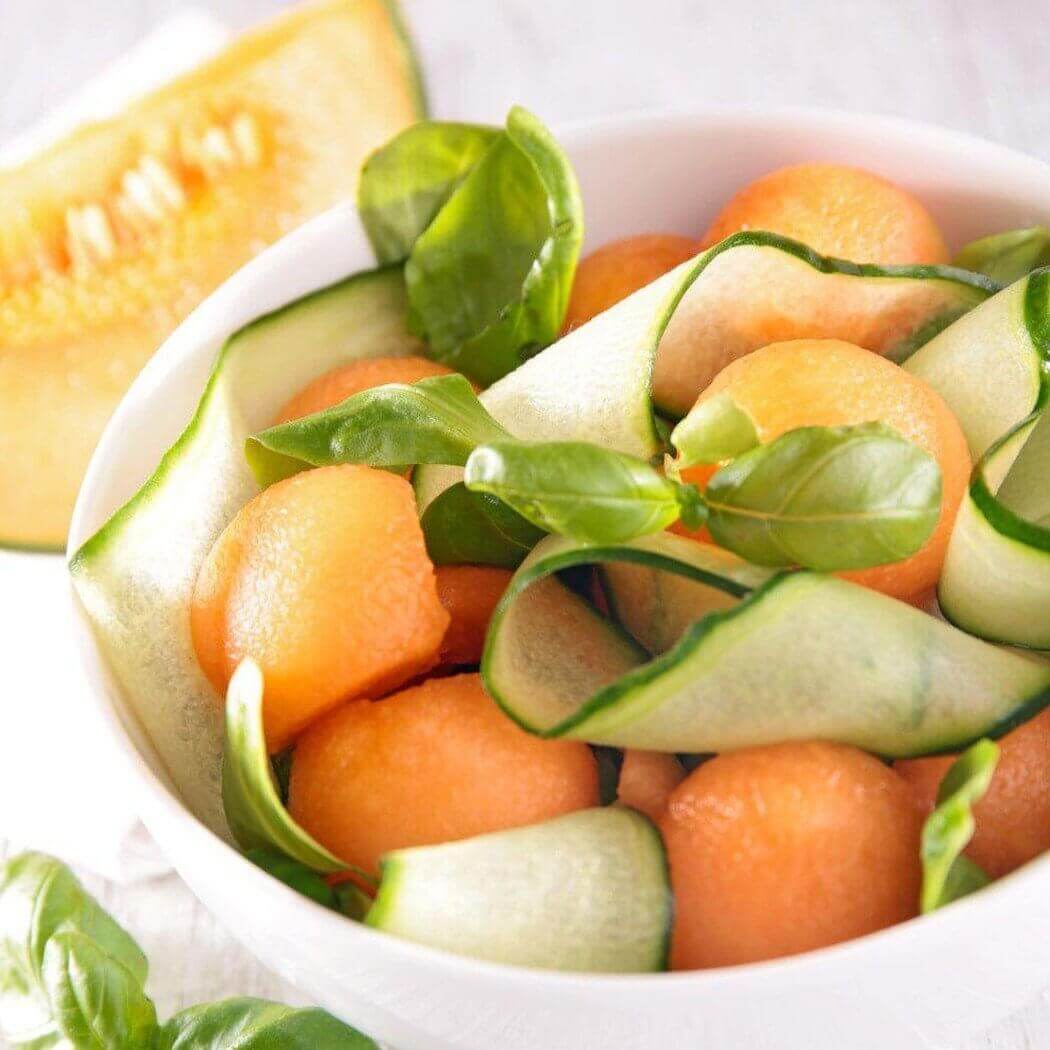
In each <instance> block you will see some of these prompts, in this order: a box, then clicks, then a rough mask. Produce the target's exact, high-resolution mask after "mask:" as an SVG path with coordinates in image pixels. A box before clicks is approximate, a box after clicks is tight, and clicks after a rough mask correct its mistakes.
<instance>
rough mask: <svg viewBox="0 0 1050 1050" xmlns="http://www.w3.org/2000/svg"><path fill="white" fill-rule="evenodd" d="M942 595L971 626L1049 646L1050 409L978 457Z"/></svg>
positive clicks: (995, 636) (1011, 640)
mask: <svg viewBox="0 0 1050 1050" xmlns="http://www.w3.org/2000/svg"><path fill="white" fill-rule="evenodd" d="M937 597H938V601H939V603H940V606H941V610H942V612H943V613H944V615H945V616H946V617H947V618H948V619H949V620H951V621H952V623H954V624H956V625H957V626H959V627H961V628H962V629H963V630H964V631H968V632H969V633H970V634H975V635H978V636H980V637H982V638H987V639H990V640H992V641H997V642H1005V643H1007V644H1010V645H1017V646H1026V647H1030V648H1034V649H1050V413H1047V412H1045V411H1044V412H1043V413H1042V414H1041V415H1040V416H1036V417H1034V418H1032V419H1028V420H1025V421H1024V422H1023V423H1021V424H1020V426H1018V427H1016V428H1015V429H1014V430H1012V431H1011V432H1010V433H1009V434H1007V435H1006V436H1005V437H1003V438H1002V439H1000V440H999V441H998V442H996V443H995V444H994V445H993V446H992V447H991V448H990V449H989V450H988V452H987V453H986V454H985V455H984V457H983V458H982V459H981V460H980V462H979V463H978V464H977V467H976V469H975V470H974V474H973V477H972V479H971V481H970V487H969V490H968V491H967V494H966V498H965V499H964V500H963V502H962V505H961V507H960V508H959V515H958V517H957V518H956V519H955V526H954V528H953V529H952V536H951V541H950V542H949V544H948V553H947V556H946V558H945V561H944V569H943V571H942V573H941V579H940V583H939V585H938V590H937Z"/></svg>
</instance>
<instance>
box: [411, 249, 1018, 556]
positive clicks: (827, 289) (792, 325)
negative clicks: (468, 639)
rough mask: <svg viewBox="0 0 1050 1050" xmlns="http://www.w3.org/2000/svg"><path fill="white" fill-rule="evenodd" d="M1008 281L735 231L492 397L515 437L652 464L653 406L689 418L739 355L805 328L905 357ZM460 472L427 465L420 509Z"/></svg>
mask: <svg viewBox="0 0 1050 1050" xmlns="http://www.w3.org/2000/svg"><path fill="white" fill-rule="evenodd" d="M997 288H998V286H997V285H996V284H995V283H994V282H992V281H991V280H989V279H988V278H986V277H983V276H980V275H977V274H970V273H966V272H964V271H962V270H953V269H951V268H950V267H938V266H909V267H879V266H869V265H864V266H858V265H855V264H853V263H847V262H843V261H841V260H837V259H828V258H824V257H823V256H820V255H817V254H816V253H815V252H812V251H810V249H808V248H807V247H805V246H804V245H802V244H799V243H798V242H797V241H792V240H789V239H788V238H786V237H780V236H776V235H774V234H770V233H761V232H744V233H737V234H733V236H731V237H727V238H726V239H725V240H724V241H722V242H721V243H720V244H717V245H715V247H713V248H711V249H709V250H708V251H706V252H704V253H702V254H701V255H698V256H697V257H696V258H695V259H692V260H690V261H689V262H685V263H683V264H682V265H681V266H678V267H676V268H675V269H674V270H672V271H671V272H670V273H667V274H665V275H664V276H663V277H660V278H659V279H658V280H656V281H654V282H653V283H652V284H649V285H647V286H646V287H645V288H642V289H640V290H639V291H637V292H635V293H634V294H633V295H631V296H629V297H628V298H627V299H624V300H623V301H622V302H620V303H617V304H616V305H615V306H613V307H612V308H611V309H609V310H607V311H605V312H604V313H601V314H599V315H598V316H597V317H595V318H593V319H592V320H590V321H588V322H587V324H585V325H582V326H580V327H579V328H576V329H574V330H573V331H571V332H570V333H569V334H568V335H566V336H564V337H563V338H562V339H560V340H559V341H558V342H556V343H554V344H553V345H552V346H549V347H547V349H546V350H544V351H543V352H542V353H540V354H537V355H536V357H534V358H532V359H531V360H529V361H526V362H525V364H523V365H522V366H521V367H520V368H518V369H516V370H515V371H513V372H511V373H510V375H508V376H506V377H505V378H503V379H501V380H500V381H499V382H498V383H495V384H494V385H493V386H491V387H490V388H489V389H488V390H486V391H485V393H484V394H482V395H481V400H482V402H483V403H484V405H485V407H486V408H487V409H488V410H489V412H490V413H492V415H493V416H494V417H495V418H496V419H497V420H498V421H499V422H500V423H502V424H503V426H505V427H506V428H507V430H509V431H510V432H511V433H512V434H513V435H514V436H515V437H519V438H524V439H527V440H540V441H591V442H594V443H595V444H598V445H603V446H604V447H606V448H612V449H616V450H617V451H619V452H626V453H627V454H629V455H633V456H638V457H640V458H642V459H647V458H649V457H650V456H653V455H655V454H657V453H658V452H660V451H662V450H663V445H664V442H663V440H662V438H661V435H660V432H659V430H658V428H657V425H656V422H655V419H654V414H653V409H654V405H655V407H656V408H657V409H658V410H659V411H660V412H662V413H665V414H667V415H671V416H676V417H677V416H682V415H684V414H685V413H686V412H688V410H689V409H690V408H691V407H692V406H693V403H694V402H695V401H696V398H697V395H698V394H699V393H700V391H701V390H703V389H704V387H705V386H707V384H708V383H709V382H710V380H711V379H712V378H713V377H714V375H715V374H716V373H717V372H718V371H720V370H721V369H722V368H723V367H724V366H725V365H726V364H728V363H729V361H731V360H733V359H735V358H737V357H741V356H743V355H744V354H747V353H750V352H751V351H753V350H756V349H758V348H759V347H760V346H764V345H765V344H767V343H769V342H771V341H773V340H775V339H787V338H801V337H803V336H814V337H823V336H827V337H835V338H841V339H847V340H850V341H851V342H855V343H858V344H860V345H862V346H867V347H870V348H871V349H873V350H875V351H878V352H881V353H885V354H890V355H892V356H901V357H903V356H906V355H907V354H909V353H910V352H911V351H912V350H913V349H914V347H915V346H916V345H918V344H919V343H921V342H922V340H924V339H928V338H929V337H930V336H932V335H933V334H934V333H935V332H937V331H940V330H941V329H942V328H944V327H945V326H946V325H948V324H950V323H951V322H952V321H954V320H955V319H956V318H958V317H960V316H961V315H962V314H964V313H966V312H967V311H968V310H971V309H972V308H973V307H975V306H977V305H978V304H979V303H982V302H983V301H984V300H985V299H987V298H988V296H989V295H991V294H993V293H994V292H995V290H996V289H997ZM654 368H655V374H654ZM461 477H462V471H460V470H458V469H457V468H452V467H421V468H419V470H417V471H416V473H415V475H414V485H415V488H416V498H417V500H418V502H419V505H420V509H421V511H425V510H426V508H427V507H428V506H429V505H430V503H431V502H432V501H433V500H435V499H436V498H437V496H438V495H439V494H440V493H441V492H442V491H443V490H444V489H445V488H447V487H448V486H449V485H451V484H453V483H455V482H456V481H458V480H459V479H460V478H461ZM465 553H469V552H465ZM508 553H509V548H508ZM468 560H469V559H468Z"/></svg>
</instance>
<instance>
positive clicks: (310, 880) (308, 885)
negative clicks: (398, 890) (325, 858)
mask: <svg viewBox="0 0 1050 1050" xmlns="http://www.w3.org/2000/svg"><path fill="white" fill-rule="evenodd" d="M245 856H247V858H248V859H249V860H250V861H251V862H252V863H253V864H254V865H255V866H256V867H259V868H262V870H263V871H265V872H268V873H269V874H270V875H272V876H273V877H274V878H275V879H278V880H279V881H281V882H283V883H284V884H285V885H286V886H287V887H288V888H289V889H293V890H295V892H296V893H301V894H302V895H303V896H304V897H309V898H310V900H312V901H314V902H316V903H317V904H320V905H321V907H322V908H328V909H330V910H331V911H337V912H339V914H340V915H348V916H349V917H350V918H351V919H358V920H359V919H363V918H364V916H365V912H366V911H368V908H369V906H370V905H371V903H372V902H371V900H370V899H369V898H368V896H367V894H365V893H363V892H362V891H361V890H360V889H358V887H357V886H355V885H354V884H353V883H352V882H350V881H346V882H340V883H337V884H336V885H335V886H329V885H328V883H327V882H326V881H325V880H324V879H323V878H322V877H321V876H320V875H318V874H317V872H315V871H314V870H313V869H312V868H308V867H307V866H306V865H305V864H301V863H300V862H299V861H297V860H292V858H291V857H287V856H285V855H284V854H283V853H276V852H274V851H273V850H269V849H263V848H262V847H256V848H255V849H250V850H248V852H247V853H246V854H245Z"/></svg>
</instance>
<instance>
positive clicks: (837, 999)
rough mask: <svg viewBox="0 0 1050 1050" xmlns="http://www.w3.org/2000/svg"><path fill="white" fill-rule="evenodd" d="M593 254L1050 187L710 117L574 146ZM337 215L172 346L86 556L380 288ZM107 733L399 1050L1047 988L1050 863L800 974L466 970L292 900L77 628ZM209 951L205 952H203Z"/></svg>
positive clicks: (872, 1024) (901, 1035)
mask: <svg viewBox="0 0 1050 1050" xmlns="http://www.w3.org/2000/svg"><path fill="white" fill-rule="evenodd" d="M561 141H562V142H563V143H564V144H565V146H566V147H567V149H568V152H569V154H570V156H571V158H572V160H573V162H574V164H575V166H576V170H577V172H578V174H579V177H580V182H581V184H582V187H583V198H584V204H585V208H586V215H587V229H588V241H589V243H590V245H591V246H594V245H597V244H600V243H601V242H603V241H605V240H607V239H609V238H611V237H614V236H619V235H623V234H627V233H632V232H640V231H649V230H669V231H678V232H681V233H686V234H695V235H699V234H700V232H701V231H702V230H703V229H704V227H705V224H706V222H707V220H708V219H709V218H710V217H711V215H712V214H713V212H714V211H715V210H716V209H717V207H718V206H719V204H720V203H721V202H722V201H724V200H725V199H726V197H727V196H728V195H729V194H730V193H732V192H733V191H734V190H735V189H737V188H738V187H740V186H741V185H743V184H744V183H745V182H746V181H748V180H749V179H751V178H752V177H754V176H756V175H758V174H761V173H762V172H765V171H768V170H769V169H771V168H775V167H777V166H779V165H783V164H787V163H791V162H795V161H801V160H810V159H828V160H835V161H844V162H849V163H851V164H856V165H860V166H863V167H867V168H871V169H873V170H874V171H878V172H881V173H882V174H884V175H886V176H888V177H889V178H891V179H893V180H896V181H898V182H900V183H902V184H903V185H905V186H907V187H909V188H910V189H912V190H914V191H915V192H916V193H917V194H918V195H919V196H920V198H921V199H922V200H924V201H925V202H926V203H927V204H928V205H929V207H930V208H931V210H932V211H933V213H934V215H935V216H936V218H937V219H938V220H939V222H940V223H941V225H942V227H943V229H944V230H945V231H946V233H947V235H948V237H949V240H950V242H951V243H952V244H953V245H956V246H957V245H959V244H960V243H962V242H963V241H965V240H967V239H969V238H971V237H975V236H978V235H980V234H983V233H987V232H991V231H995V230H1001V229H1009V228H1011V227H1016V226H1021V225H1026V224H1030V223H1032V222H1034V221H1037V220H1041V221H1047V220H1048V219H1050V167H1048V166H1047V165H1045V164H1042V163H1040V162H1037V161H1035V160H1033V159H1031V158H1029V157H1026V156H1022V155H1020V154H1018V153H1014V152H1012V151H1010V150H1007V149H1004V148H1001V147H998V146H993V145H990V144H988V143H986V142H981V141H978V140H975V139H972V138H968V137H966V136H963V135H958V134H954V133H949V132H946V131H942V130H938V129H935V128H929V127H922V126H919V125H914V124H908V123H903V122H900V121H896V120H887V119H882V118H875V117H860V116H856V115H852V114H851V115H845V114H827V113H817V112H806V111H798V110H761V111H725V110H716V111H706V112H700V113H696V114H693V115H688V116H651V117H650V116H642V117H636V118H630V119H620V120H612V121H604V122H600V123H597V124H589V125H585V126H577V127H574V128H571V129H568V130H565V131H564V132H563V133H562V135H561ZM370 264H371V257H370V253H369V251H368V248H367V245H366V242H365V240H364V237H363V236H362V233H361V230H360V227H359V225H358V222H357V219H356V216H355V215H354V214H353V212H352V211H351V210H350V209H349V208H347V207H342V208H337V209H335V210H333V211H331V212H328V213H327V214H325V215H322V216H320V217H319V218H318V219H316V220H314V221H313V222H311V223H309V224H307V225H306V226H305V227H304V228H302V229H301V230H299V231H298V232H296V233H294V234H293V235H292V236H290V237H287V238H285V239H284V240H283V241H281V243H280V244H277V245H275V246H274V247H273V248H271V249H270V250H269V251H267V252H265V253H264V254H263V255H262V256H260V257H259V258H258V259H256V260H255V261H254V262H252V263H251V264H250V265H249V266H247V267H245V268H244V270H242V271H241V272H240V273H238V274H237V275H236V276H235V277H233V278H232V279H231V280H230V281H229V282H228V283H227V284H225V285H224V286H223V287H222V288H221V289H219V291H217V292H216V293H215V294H214V295H213V296H212V297H211V298H210V299H208V301H207V302H205V303H204V304H203V305H202V306H201V307H200V309H198V310H197V311H196V312H195V313H194V314H193V316H192V317H190V318H189V319H188V320H187V321H186V323H185V324H183V325H182V327H181V328H179V330H178V331H177V332H176V333H175V334H174V335H173V336H172V337H171V338H170V339H169V340H168V341H167V342H166V343H165V344H164V346H163V347H162V348H161V349H160V350H159V351H158V353H157V354H156V356H155V357H154V358H153V360H152V361H151V362H150V363H149V365H148V366H147V367H146V368H145V370H144V371H143V372H142V374H141V375H140V376H139V378H138V379H137V380H136V382H135V384H134V385H133V386H132V388H131V390H130V392H129V393H128V395H127V396H126V397H125V398H124V400H123V401H122V402H121V404H120V407H119V408H118V409H117V412H116V414H115V415H114V417H113V419H112V421H111V422H110V424H109V427H108V428H107V429H106V432H105V434H104V435H103V437H102V440H101V442H100V443H99V446H98V449H97V450H96V452H95V455H94V457H93V459H92V461H91V466H90V468H89V470H88V473H87V477H86V479H85V481H84V485H83V487H82V489H81V491H80V498H79V500H78V501H77V506H76V512H75V515H74V520H73V526H72V532H71V535H70V549H71V550H75V549H76V548H77V547H79V546H80V544H81V543H82V542H83V541H84V540H85V539H86V538H87V537H88V536H89V535H91V533H93V532H94V531H95V530H96V529H97V528H98V527H99V526H100V525H101V524H102V523H103V521H105V519H106V518H107V517H108V516H109V515H110V514H111V513H112V512H113V511H114V510H115V509H116V508H117V507H118V506H119V505H120V504H121V503H122V502H123V501H124V500H126V499H127V498H128V497H129V496H130V495H131V494H132V493H133V492H134V491H135V489H137V488H138V486H139V485H140V483H141V482H142V481H143V479H144V478H145V477H146V476H147V475H148V474H149V473H150V472H151V470H152V469H153V467H154V465H155V464H156V462H157V460H158V458H159V457H160V455H161V453H162V452H163V451H164V449H165V448H167V446H168V445H170V444H171V442H172V441H173V440H174V439H175V437H176V435H177V434H178V433H179V431H180V429H181V428H182V426H183V425H184V423H185V422H186V420H187V419H188V418H189V416H190V413H191V411H192V409H193V406H194V405H195V404H196V402H197V399H198V397H199V395H200V393H201V390H202V388H203V385H204V381H205V378H206V376H207V374H208V371H209V369H210V367H211V363H212V360H213V358H214V356H215V353H216V351H217V349H218V347H219V345H220V344H221V343H222V341H223V339H224V338H225V337H226V336H227V335H228V334H229V333H230V332H232V331H233V330H235V329H236V328H238V327H239V326H240V325H242V324H244V323H245V322H246V321H248V320H250V319H251V318H253V317H256V316H257V315H259V314H260V313H262V312H264V311H266V310H271V309H273V308H275V307H277V306H280V305H281V304H283V303H285V302H287V301H289V300H290V299H293V298H296V297H298V296H300V295H302V294H303V293H305V292H307V291H310V290H311V289H314V288H317V287H320V286H322V285H325V284H328V283H330V282H332V281H334V280H336V279H338V278H340V277H342V276H344V275H345V274H348V273H351V272H353V271H355V270H359V269H363V268H367V267H368V266H370ZM78 624H79V629H80V632H81V635H82V639H81V640H82V651H83V658H84V672H85V677H86V682H87V687H88V691H89V693H90V695H91V698H92V700H93V701H94V703H95V705H96V707H97V711H98V717H99V719H100V720H101V721H102V722H103V723H104V724H105V726H106V728H107V730H108V736H109V737H111V738H112V740H113V742H114V744H115V750H116V751H117V752H119V755H120V756H121V759H122V761H123V762H124V764H125V765H126V767H127V775H128V787H129V790H130V791H133V792H134V795H135V798H136V799H137V800H138V804H139V806H140V809H141V814H142V818H143V820H144V821H145V823H146V826H147V827H148V828H149V830H150V832H151V833H152V834H153V835H154V837H155V838H156V839H157V841H158V842H159V843H160V846H161V848H162V849H163V850H164V851H165V853H166V854H167V856H168V857H169V858H170V859H171V862H172V863H173V864H174V866H175V867H176V868H177V869H178V871H179V873H180V874H181V875H182V877H183V878H184V879H185V880H186V882H187V883H189V885H190V886H191V888H192V889H193V891H194V892H195V893H196V894H197V896H198V897H200V899H201V900H202V901H203V902H204V903H205V905H207V907H208V908H210V909H211V911H213V912H214V913H215V914H216V915H218V916H219V917H220V918H221V920H222V921H223V922H224V923H225V924H226V925H227V926H228V927H229V928H230V930H231V931H232V932H233V933H234V934H235V935H236V936H237V937H238V938H239V939H240V940H241V941H243V942H244V944H245V945H247V946H248V948H249V949H251V951H253V952H254V953H255V954H256V955H257V956H258V957H259V958H260V959H261V960H263V962H265V963H266V964H267V965H269V966H270V967H272V968H273V969H274V970H275V971H277V972H278V973H280V974H281V975H282V976H284V977H285V978H287V979H289V980H291V981H292V982H294V983H295V984H296V985H297V986H298V987H299V988H301V989H302V990H303V991H304V992H305V993H307V994H309V995H311V996H313V997H314V998H315V999H317V1001H319V1002H320V1003H321V1004H323V1005H324V1006H325V1007H327V1008H328V1009H329V1010H331V1011H332V1012H333V1013H335V1014H337V1015H339V1016H340V1017H342V1018H345V1019H346V1020H347V1021H349V1022H350V1023H352V1024H354V1025H357V1026H358V1027H360V1028H361V1029H362V1030H364V1031H365V1032H368V1033H369V1034H371V1035H373V1036H374V1037H376V1038H378V1039H381V1040H384V1041H386V1042H389V1043H390V1044H392V1045H393V1046H396V1047H397V1048H398V1050H452V1048H466V1050H492V1048H494V1047H497V1046H498V1047H499V1048H500V1050H609V1048H613V1047H615V1048H617V1050H687V1048H688V1050H694V1048H696V1047H699V1046H703V1047H705V1048H707V1050H745V1048H751V1047H759V1046H761V1047H763V1048H766V1050H841V1048H842V1047H843V1046H844V1045H848V1046H850V1047H851V1050H868V1048H870V1050H885V1048H887V1047H903V1046H908V1047H912V1046H920V1045H922V1046H938V1047H940V1046H944V1045H946V1044H947V1045H954V1043H955V1042H956V1041H957V1040H958V1039H959V1038H961V1037H963V1036H965V1035H967V1034H969V1033H972V1032H975V1031H977V1030H979V1029H981V1028H983V1027H986V1026H988V1025H990V1024H992V1023H993V1022H994V1021H996V1020H997V1019H999V1018H1000V1017H1002V1016H1004V1015H1005V1014H1006V1013H1008V1012H1009V1011H1011V1010H1013V1009H1015V1008H1016V1007H1018V1006H1020V1005H1021V1004H1023V1003H1024V1002H1026V1001H1027V1000H1028V999H1030V998H1031V997H1032V996H1034V995H1035V994H1036V993H1037V992H1038V991H1039V990H1040V989H1042V988H1043V987H1045V986H1046V985H1047V984H1048V983H1050V856H1048V857H1044V858H1042V859H1041V860H1039V861H1036V862H1034V863H1032V864H1030V865H1028V866H1027V867H1026V868H1025V869H1023V870H1022V871H1019V872H1017V873H1016V874H1014V875H1013V876H1011V877H1009V878H1007V879H1004V880H1002V881H1001V882H999V883H997V884H996V885H994V886H993V887H991V888H989V889H987V890H985V891H983V892H982V893H980V894H978V895H976V896H974V897H971V898H969V899H967V900H964V901H962V902H960V903H958V904H955V905H952V906H951V907H949V908H946V909H945V910H943V911H941V912H939V913H937V914H935V915H933V916H930V917H928V918H924V919H921V920H916V921H913V922H910V923H906V924H904V925H902V926H898V927H896V928H894V929H891V930H887V931H884V932H882V933H879V934H876V935H874V936H870V937H865V938H862V939H861V940H858V941H853V942H851V943H848V944H844V945H841V946H838V947H835V948H830V949H826V950H823V951H818V952H813V953H811V954H808V955H804V956H800V957H796V958H793V959H787V960H782V961H776V962H770V963H763V964H759V965H751V966H741V967H736V968H730V969H724V970H713V971H707V972H698V973H679V974H657V975H641V976H623V977H608V976H591V975H562V974H554V973H543V972H537V971H530V970H524V969H516V968H510V967H503V966H496V965H491V964H485V963H478V962H473V961H471V960H469V959H462V958H457V957H455V956H452V955H447V954H444V953H441V952H437V951H433V950H430V949H425V948H421V947H417V946H414V945H412V944H409V943H406V942H404V941H399V940H397V939H395V938H393V937H389V936H386V935H384V934H382V933H377V932H374V931H372V930H369V929H366V928H364V927H362V926H359V925H355V924H354V923H352V922H349V921H347V920H346V919H342V918H340V917H338V916H336V915H334V914H332V913H330V912H328V911H325V910H323V909H322V908H320V907H318V906H317V905H314V904H312V903H311V902H309V901H308V900H306V899H305V898H303V897H300V896H298V895H296V894H295V893H293V892H292V891H291V890H289V889H286V888H285V887H284V886H282V885H281V884H280V883H278V882H277V881H275V880H273V879H271V878H270V877H269V876H267V875H265V874H263V873H262V872H261V871H260V870H258V869H257V868H255V867H253V866H252V865H251V864H250V863H249V862H248V861H246V860H245V859H243V858H242V857H241V856H240V855H239V854H238V853H237V852H236V851H235V850H234V849H231V848H230V847H229V846H227V845H226V844H225V843H223V842H221V841H220V840H219V839H218V838H216V837H215V836H214V835H213V834H211V832H209V831H207V830H206V829H205V828H204V827H203V826H202V825H201V824H200V823H199V822H198V821H197V820H196V819H195V818H194V817H193V816H191V815H190V813H189V812H188V811H187V810H186V809H185V808H184V806H183V805H182V804H181V803H180V801H179V799H178V797H177V796H176V795H175V793H174V792H173V791H172V789H171V786H170V784H169V782H168V780H167V778H166V776H165V775H164V773H163V770H162V767H161V765H160V763H159V761H158V759H157V756H156V754H155V753H154V751H153V749H152V747H151V746H150V744H149V742H148V741H147V740H146V739H145V738H144V736H143V734H142V732H141V730H140V729H139V727H138V726H137V725H136V723H135V721H134V719H133V718H132V717H131V715H130V713H129V709H128V706H127V704H126V703H125V701H124V699H123V697H122V696H121V691H120V689H119V687H118V686H117V685H116V683H115V682H114V680H113V678H112V677H111V675H110V673H109V671H108V669H107V667H106V664H105V662H104V660H103V658H102V657H101V655H100V653H99V651H98V649H97V647H96V645H95V642H94V640H93V638H92V636H91V633H90V630H89V628H88V625H87V622H86V619H85V618H84V617H83V615H82V614H81V615H79V616H78ZM184 950H185V951H186V952H187V953H192V951H193V945H192V943H187V944H186V945H185V946H184Z"/></svg>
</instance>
